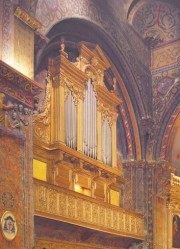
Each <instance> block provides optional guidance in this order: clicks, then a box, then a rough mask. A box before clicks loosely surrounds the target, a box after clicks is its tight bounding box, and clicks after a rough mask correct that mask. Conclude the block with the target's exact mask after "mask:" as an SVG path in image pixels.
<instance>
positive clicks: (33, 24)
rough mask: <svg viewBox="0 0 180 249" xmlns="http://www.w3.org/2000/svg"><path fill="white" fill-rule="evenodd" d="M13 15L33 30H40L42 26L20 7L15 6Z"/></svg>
mask: <svg viewBox="0 0 180 249" xmlns="http://www.w3.org/2000/svg"><path fill="white" fill-rule="evenodd" d="M14 15H15V16H16V17H18V18H19V19H20V20H21V21H22V22H24V23H25V24H26V25H28V26H29V27H30V28H32V29H33V30H37V29H41V28H42V24H41V23H40V22H39V21H38V20H36V19H35V18H34V17H32V16H31V15H30V14H29V13H28V12H27V11H25V10H24V9H22V8H21V7H20V6H16V8H15V11H14Z"/></svg>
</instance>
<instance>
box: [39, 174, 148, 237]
mask: <svg viewBox="0 0 180 249" xmlns="http://www.w3.org/2000/svg"><path fill="white" fill-rule="evenodd" d="M34 198H35V202H34V203H35V215H37V216H43V217H47V218H51V219H56V220H59V221H65V222H68V223H71V224H76V225H80V226H83V227H87V228H91V229H94V230H98V231H103V232H108V233H111V234H116V235H119V236H128V237H132V238H137V239H143V237H144V222H143V218H142V216H141V215H139V214H136V213H134V212H131V211H128V210H125V209H122V208H119V207H116V206H113V205H111V204H109V203H105V202H102V201H99V200H96V199H94V198H91V197H88V196H85V195H82V194H79V193H76V192H74V191H71V190H67V189H63V188H61V187H59V186H55V185H52V184H49V183H47V182H43V181H39V180H36V179H34Z"/></svg>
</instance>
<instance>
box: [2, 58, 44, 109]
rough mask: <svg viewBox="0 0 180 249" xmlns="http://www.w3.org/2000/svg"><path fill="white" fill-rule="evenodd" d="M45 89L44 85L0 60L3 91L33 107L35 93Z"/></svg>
mask: <svg viewBox="0 0 180 249" xmlns="http://www.w3.org/2000/svg"><path fill="white" fill-rule="evenodd" d="M43 89H44V87H43V86H42V85H40V84H39V83H37V82H36V81H34V80H32V79H30V78H28V77H26V76H25V75H23V74H22V73H20V72H18V71H17V70H15V69H14V68H12V67H11V66H9V65H7V64H6V63H5V62H3V61H1V60H0V91H1V92H3V93H4V94H7V95H8V96H10V97H13V98H15V99H17V100H19V101H20V102H22V103H24V104H25V105H27V106H28V107H30V108H33V106H34V95H35V94H37V93H38V92H39V91H41V90H43Z"/></svg>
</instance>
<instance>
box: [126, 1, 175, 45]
mask: <svg viewBox="0 0 180 249" xmlns="http://www.w3.org/2000/svg"><path fill="white" fill-rule="evenodd" d="M170 3H171V1H169V3H167V2H163V1H141V2H140V3H139V4H137V6H139V7H138V9H136V8H137V6H136V7H135V9H136V11H135V10H134V11H133V10H132V13H130V15H129V18H128V19H129V22H130V23H131V24H132V26H133V27H134V29H135V30H136V31H137V32H138V34H139V35H140V36H141V37H142V38H143V39H145V41H146V42H147V43H148V42H149V43H151V46H152V47H154V46H157V45H160V44H164V43H168V42H172V41H175V40H177V39H179V37H180V26H179V22H180V9H178V8H176V6H173V5H171V4H170ZM133 12H134V13H133Z"/></svg>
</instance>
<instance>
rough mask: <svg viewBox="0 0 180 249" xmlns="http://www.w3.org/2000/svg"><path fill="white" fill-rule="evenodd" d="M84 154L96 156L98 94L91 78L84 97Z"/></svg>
mask: <svg viewBox="0 0 180 249" xmlns="http://www.w3.org/2000/svg"><path fill="white" fill-rule="evenodd" d="M83 125H84V134H83V135H84V138H83V151H84V154H86V155H87V156H90V157H92V158H96V143H97V141H96V96H95V92H94V90H93V85H92V82H91V79H89V80H88V82H87V85H86V88H85V98H84V123H83Z"/></svg>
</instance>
